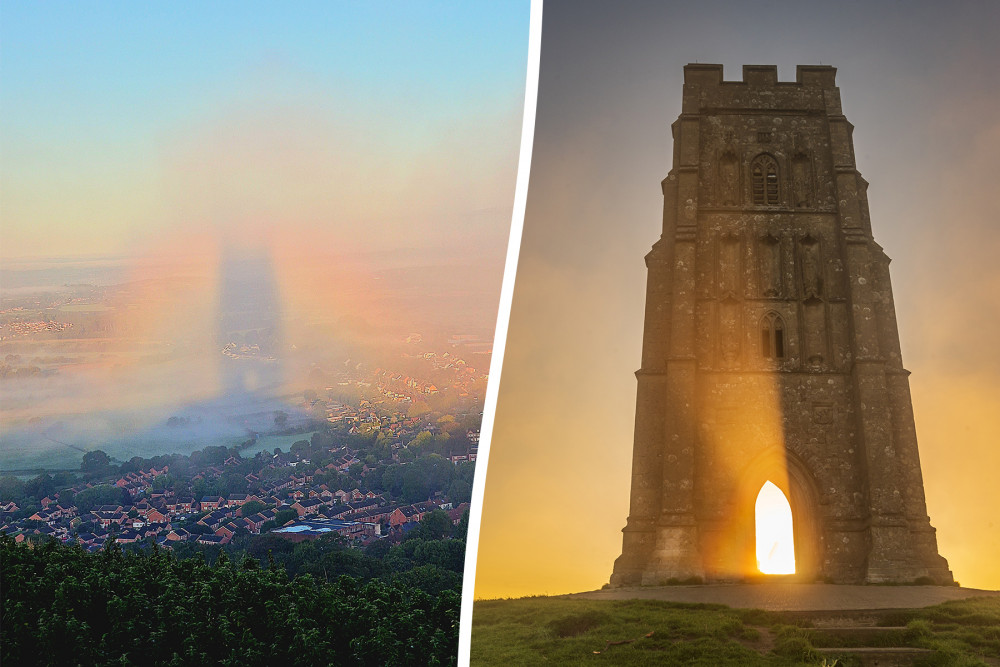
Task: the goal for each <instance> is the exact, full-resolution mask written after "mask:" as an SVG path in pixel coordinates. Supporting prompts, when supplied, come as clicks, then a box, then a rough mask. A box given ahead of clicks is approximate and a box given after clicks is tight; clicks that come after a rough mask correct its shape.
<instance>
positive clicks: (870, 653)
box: [816, 647, 934, 667]
mask: <svg viewBox="0 0 1000 667" xmlns="http://www.w3.org/2000/svg"><path fill="white" fill-rule="evenodd" d="M816 652H817V653H820V654H821V655H823V656H826V657H829V658H834V659H835V658H837V657H838V656H839V657H843V658H850V659H851V661H852V664H857V665H861V666H862V667H869V666H876V665H877V667H909V665H915V664H917V661H918V660H922V659H926V658H928V657H929V656H930V655H931V654H933V653H934V651H932V650H930V649H926V648H904V647H886V648H872V647H864V648H817V649H816Z"/></svg>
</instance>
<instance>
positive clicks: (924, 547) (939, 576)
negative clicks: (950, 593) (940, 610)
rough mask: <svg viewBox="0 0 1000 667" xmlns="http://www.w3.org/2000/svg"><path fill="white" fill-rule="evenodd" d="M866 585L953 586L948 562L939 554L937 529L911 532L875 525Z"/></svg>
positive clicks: (907, 529) (896, 527) (872, 527)
mask: <svg viewBox="0 0 1000 667" xmlns="http://www.w3.org/2000/svg"><path fill="white" fill-rule="evenodd" d="M870 535H871V551H870V552H869V556H868V563H867V567H866V572H865V583H868V584H883V583H913V582H918V581H927V583H931V582H933V583H935V584H953V583H954V581H955V580H954V577H953V576H952V573H951V570H949V569H948V561H947V560H946V559H945V558H944V557H942V556H940V555H939V554H938V552H937V540H936V538H935V536H934V529H933V528H931V527H930V526H929V525H928V527H927V528H926V529H924V530H917V531H914V530H911V529H910V527H909V526H908V525H906V524H905V523H903V524H901V525H900V524H895V525H893V524H890V525H885V524H883V525H873V526H871V528H870Z"/></svg>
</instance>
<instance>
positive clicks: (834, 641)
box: [807, 626, 906, 648]
mask: <svg viewBox="0 0 1000 667" xmlns="http://www.w3.org/2000/svg"><path fill="white" fill-rule="evenodd" d="M807 632H808V633H809V635H810V641H811V642H812V644H813V646H818V647H837V646H855V647H868V648H876V647H880V646H884V647H890V646H893V647H902V646H904V645H905V643H906V628H905V627H902V626H895V627H876V626H842V627H832V626H820V627H813V628H809V629H808V630H807Z"/></svg>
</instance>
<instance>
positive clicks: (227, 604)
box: [0, 535, 460, 666]
mask: <svg viewBox="0 0 1000 667" xmlns="http://www.w3.org/2000/svg"><path fill="white" fill-rule="evenodd" d="M0 573H2V582H0V585H2V600H3V610H2V613H3V617H2V625H0V632H2V635H0V645H2V646H0V658H2V663H3V664H4V665H36V664H37V665H112V664H114V665H125V664H127V665H209V664H212V665H214V664H218V665H262V666H263V665H446V664H452V663H454V662H455V656H456V653H457V650H458V617H459V604H460V600H459V594H458V593H457V592H455V591H452V590H445V591H443V592H441V593H440V594H439V595H436V596H431V595H428V594H427V593H425V592H423V591H420V590H417V589H413V588H410V587H407V586H404V585H400V584H398V583H395V582H389V583H387V582H383V581H377V580H373V581H370V582H368V583H364V584H362V583H359V582H358V581H356V580H355V579H352V578H350V577H347V576H342V577H340V578H339V579H338V580H336V581H334V582H329V583H328V582H325V581H318V580H316V579H314V578H313V577H311V576H309V575H303V576H299V577H296V578H295V579H292V580H289V578H288V575H287V574H286V573H285V571H284V570H283V569H281V568H279V567H271V568H267V569H263V568H261V567H260V566H259V565H258V563H257V561H256V560H253V559H249V558H248V559H246V560H244V561H242V562H241V563H239V564H234V563H233V562H232V561H230V560H228V558H227V557H226V556H225V555H224V554H223V555H221V556H220V558H219V559H218V560H217V561H216V563H215V564H214V565H213V566H209V565H207V564H205V562H204V561H203V560H200V559H186V560H178V559H177V558H176V557H174V556H173V555H172V554H170V553H169V552H165V551H155V550H154V551H152V552H151V553H128V554H123V553H122V551H121V550H120V549H119V548H118V547H117V546H112V547H111V548H108V549H105V550H104V551H103V552H101V553H99V554H93V555H91V554H87V553H85V552H84V551H83V550H82V549H80V548H78V547H70V546H63V545H60V544H57V543H55V542H50V543H47V544H43V545H40V546H36V547H34V548H29V547H28V546H26V545H24V544H15V543H14V541H13V540H12V539H10V538H9V537H7V536H2V535H0Z"/></svg>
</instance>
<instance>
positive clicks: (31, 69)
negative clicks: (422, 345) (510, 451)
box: [0, 0, 530, 426]
mask: <svg viewBox="0 0 1000 667" xmlns="http://www.w3.org/2000/svg"><path fill="white" fill-rule="evenodd" d="M529 9H530V4H529V2H528V0H517V1H515V2H504V3H468V2H459V1H457V0H456V1H453V2H423V1H421V2H389V1H382V2H378V1H376V2H355V1H353V0H343V1H337V2H295V3H274V2H254V1H251V2H234V1H222V2H193V1H182V2H153V3H136V2H94V3H78V2H45V3H20V2H3V3H0V117H2V119H3V120H2V123H0V263H2V267H0V268H2V270H0V280H5V282H6V284H4V285H0V287H2V288H4V294H5V296H7V295H11V294H12V293H13V292H12V291H11V290H12V288H13V287H16V286H17V285H19V284H21V283H22V282H24V281H25V280H27V278H24V275H28V277H29V278H30V277H31V276H32V275H34V274H31V273H30V272H31V271H32V270H33V269H35V268H38V267H43V268H45V269H46V270H50V269H51V268H52V267H53V266H55V267H59V268H60V269H61V268H62V267H64V266H70V267H71V268H75V269H79V268H80V267H83V268H87V267H91V268H92V267H93V266H103V265H105V264H113V265H114V267H115V268H116V269H119V271H118V273H116V274H114V275H115V276H116V278H115V279H114V282H115V283H128V284H129V285H131V286H133V287H132V288H131V289H129V290H128V291H127V292H123V294H124V296H121V297H120V299H121V300H120V301H116V302H115V303H111V304H107V305H109V306H112V307H114V308H115V309H116V310H117V311H118V313H119V314H121V318H122V319H123V320H127V324H128V326H129V331H130V333H131V335H132V337H134V338H137V339H141V340H138V341H136V345H135V346H134V347H137V348H141V349H142V350H147V349H150V348H151V347H152V345H153V344H151V343H150V341H153V342H154V343H155V345H157V346H161V347H162V348H163V349H170V350H172V351H173V352H172V354H173V355H175V356H178V357H180V355H181V354H182V352H179V351H178V350H181V349H183V351H184V354H188V355H189V356H186V357H182V358H178V359H176V360H175V359H174V357H171V367H170V369H165V368H163V367H165V366H166V363H162V364H160V365H159V366H156V367H153V365H152V364H153V363H154V361H155V362H156V363H159V361H158V360H157V359H154V360H153V361H150V362H149V364H145V363H144V364H139V363H137V362H135V361H134V359H135V358H136V357H135V355H133V354H132V352H131V347H129V346H128V345H127V344H126V343H131V342H133V341H126V342H123V341H116V343H115V349H114V352H115V353H116V354H119V353H121V354H124V353H125V352H128V353H129V354H128V355H127V356H125V357H124V358H126V359H128V360H129V363H117V362H115V363H114V364H113V368H111V369H107V368H96V369H92V370H90V369H84V370H79V369H77V368H68V369H65V370H66V371H67V372H62V370H60V373H59V374H58V375H57V376H55V377H54V378H53V380H52V382H51V383H48V385H54V386H52V387H48V385H47V389H46V391H47V392H48V393H46V394H44V396H45V398H41V396H42V394H31V393H30V392H28V389H27V388H26V387H27V385H26V384H23V383H22V384H18V385H17V386H16V387H14V386H13V385H11V386H10V387H8V389H9V390H10V391H12V392H19V394H20V398H21V399H22V401H26V402H27V403H29V404H30V407H31V408H32V409H36V408H37V410H39V411H42V412H43V413H45V414H55V415H63V414H66V413H72V412H74V411H76V412H80V413H84V414H86V413H91V412H94V411H96V410H98V409H107V408H110V407H114V408H122V407H127V408H136V409H137V410H139V409H141V410H145V412H146V413H148V414H149V415H156V414H158V413H155V412H154V410H153V408H154V407H161V408H162V405H167V406H173V405H174V404H176V403H177V402H183V401H188V400H190V399H192V398H194V396H193V395H192V394H193V392H195V391H197V392H199V393H198V396H197V398H201V397H202V395H203V394H214V392H216V391H217V389H218V387H217V386H216V385H217V384H218V383H217V381H216V380H217V378H215V377H214V375H215V369H216V368H217V363H218V359H220V358H221V347H222V343H221V342H220V341H219V340H218V336H219V335H220V334H219V332H218V331H217V328H218V321H219V320H218V317H217V311H218V310H219V308H220V301H221V298H220V290H219V285H220V282H224V281H223V278H222V276H221V273H222V270H221V267H220V262H219V260H220V257H222V256H223V255H226V254H228V255H230V256H232V257H241V256H242V257H251V258H252V257H260V258H261V260H260V262H261V265H262V266H265V265H266V266H268V267H269V272H270V271H272V270H273V273H274V282H275V283H276V288H275V289H276V290H277V291H278V294H276V295H270V296H269V298H273V299H274V300H275V301H277V302H280V304H279V306H278V307H276V311H277V312H280V314H281V318H282V319H283V322H282V327H281V328H282V329H283V331H285V332H287V334H286V335H285V337H284V338H283V340H282V353H288V354H290V352H289V350H297V352H296V353H297V354H298V355H299V356H300V357H302V358H303V359H300V361H302V367H303V369H304V370H303V371H302V372H303V373H305V372H306V371H308V369H309V366H308V365H307V364H308V363H309V362H311V363H318V361H317V358H316V357H317V356H320V355H321V354H330V355H333V354H334V353H335V352H336V351H339V350H341V349H342V347H340V346H339V345H338V343H356V345H354V347H353V348H352V349H358V348H359V347H362V346H367V347H366V348H365V349H366V350H367V349H370V348H372V347H374V346H375V344H376V343H379V344H381V343H385V342H386V341H387V339H389V338H393V339H394V340H396V341H398V340H401V339H402V338H401V336H405V335H406V334H407V333H409V332H414V331H415V332H419V333H422V334H424V335H425V337H426V336H428V334H431V333H433V334H436V335H437V336H438V337H441V336H446V335H452V334H455V333H472V334H478V335H481V336H483V337H484V338H486V339H488V338H489V336H490V335H491V332H492V331H493V328H494V326H495V318H496V313H497V303H498V301H499V292H500V281H501V276H502V271H503V264H504V257H505V253H506V248H507V240H508V236H509V229H510V220H511V212H512V210H513V196H514V183H515V179H516V174H517V160H518V150H519V145H520V131H521V122H522V116H523V98H524V82H525V75H526V67H527V52H528V17H529ZM53 257H57V258H69V259H71V260H73V261H71V262H63V261H60V262H58V263H52V262H48V263H46V262H44V261H41V259H42V258H53ZM84 258H85V259H86V264H84V263H83V262H81V259H84ZM15 274H16V275H15ZM45 275H51V274H45ZM58 275H64V274H58ZM268 275H270V273H268ZM65 282H74V281H68V280H55V281H54V282H53V284H54V285H62V284H64V283H65ZM84 282H89V281H84ZM248 282H249V283H252V281H248ZM260 284H263V283H260ZM33 287H36V286H34V285H33ZM251 287H253V285H251ZM258 287H259V285H258ZM270 288H271V287H270V286H269V288H268V289H270ZM248 289H250V288H249V287H248ZM252 296H254V295H250V297H252ZM256 296H258V297H263V296H265V295H263V294H257V295H256ZM250 297H248V300H252V299H251V298H250ZM429 330H430V331H429ZM179 338H183V339H184V341H185V346H183V348H182V347H181V346H178V345H174V344H173V343H175V342H176V341H177V340H178V339H179ZM163 341H166V344H162V343H163ZM188 343H190V344H188ZM156 349H159V348H156ZM189 350H190V352H189ZM331 350H333V352H331ZM314 352H315V354H313V353H314ZM307 355H313V356H312V357H311V358H308V359H305V357H306V356H307ZM48 356H50V357H52V356H57V355H53V354H49V355H48ZM102 358H103V357H102ZM111 358H112V359H115V357H114V356H113V355H112V356H111ZM142 358H143V359H144V360H145V359H146V358H147V357H142ZM319 361H324V363H325V362H326V361H329V360H324V359H322V358H320V359H319ZM334 361H339V360H336V359H334V360H333V361H329V363H334ZM109 364H111V362H107V363H106V364H105V365H109ZM168 370H169V374H168V372H167V371H168ZM102 373H104V375H106V376H108V377H103V376H102V375H101V374H102ZM290 375H291V373H287V374H286V377H290ZM55 385H57V386H55ZM137 385H141V386H142V387H144V388H151V390H149V391H145V392H138V391H135V387H136V386H137ZM49 389H51V391H49ZM57 398H58V399H60V400H56V399H57ZM123 404H124V405H123ZM170 409H173V408H172V407H171V408H170ZM5 416H6V415H0V426H6V424H5V423H4V422H5V420H4V419H3V417H5ZM157 418H158V417H157ZM26 419H27V418H25V420H26ZM7 421H8V422H9V420H7Z"/></svg>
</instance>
